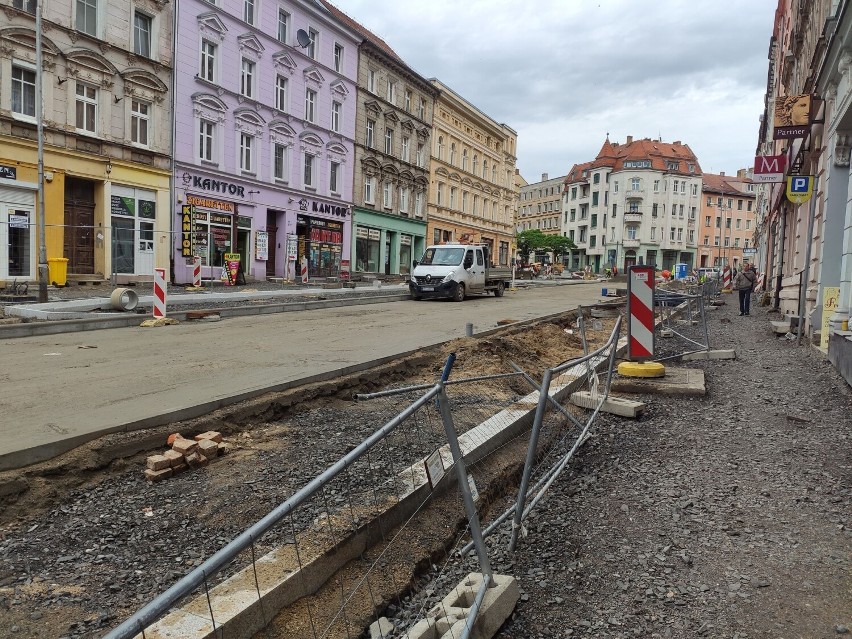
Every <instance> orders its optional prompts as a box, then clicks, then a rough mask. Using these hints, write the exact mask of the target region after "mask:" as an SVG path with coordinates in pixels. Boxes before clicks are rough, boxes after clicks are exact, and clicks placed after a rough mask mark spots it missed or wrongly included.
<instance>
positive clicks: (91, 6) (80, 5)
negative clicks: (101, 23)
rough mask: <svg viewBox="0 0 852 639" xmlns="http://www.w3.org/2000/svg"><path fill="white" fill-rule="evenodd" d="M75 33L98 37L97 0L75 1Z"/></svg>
mask: <svg viewBox="0 0 852 639" xmlns="http://www.w3.org/2000/svg"><path fill="white" fill-rule="evenodd" d="M76 22H77V31H80V32H82V33H87V34H88V35H90V36H97V35H98V0H77V21H76Z"/></svg>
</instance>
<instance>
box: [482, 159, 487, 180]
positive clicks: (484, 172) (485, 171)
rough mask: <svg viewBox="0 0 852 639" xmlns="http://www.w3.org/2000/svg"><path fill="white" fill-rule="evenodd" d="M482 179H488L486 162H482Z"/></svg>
mask: <svg viewBox="0 0 852 639" xmlns="http://www.w3.org/2000/svg"><path fill="white" fill-rule="evenodd" d="M482 179H483V180H487V179H488V160H482Z"/></svg>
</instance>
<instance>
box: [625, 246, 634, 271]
mask: <svg viewBox="0 0 852 639" xmlns="http://www.w3.org/2000/svg"><path fill="white" fill-rule="evenodd" d="M631 266H636V251H627V253H625V255H624V272H625V273H627V269H629V268H630V267H631Z"/></svg>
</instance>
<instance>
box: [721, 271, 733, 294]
mask: <svg viewBox="0 0 852 639" xmlns="http://www.w3.org/2000/svg"><path fill="white" fill-rule="evenodd" d="M722 288H723V289H727V290H730V289H731V269H730V267H728V266H726V267H725V268H723V269H722Z"/></svg>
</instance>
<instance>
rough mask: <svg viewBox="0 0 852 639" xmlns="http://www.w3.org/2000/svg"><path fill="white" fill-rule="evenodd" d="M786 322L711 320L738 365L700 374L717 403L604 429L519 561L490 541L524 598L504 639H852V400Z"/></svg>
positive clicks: (559, 487)
mask: <svg viewBox="0 0 852 639" xmlns="http://www.w3.org/2000/svg"><path fill="white" fill-rule="evenodd" d="M774 318H777V315H773V314H770V313H768V312H767V310H766V309H764V308H759V307H758V308H752V314H751V315H750V316H748V317H739V316H738V314H737V309H736V305H735V304H732V303H730V302H729V303H728V304H727V305H725V306H723V307H721V308H718V309H716V310H713V311H710V315H709V332H710V340H711V346H713V347H714V348H734V349H736V351H737V358H738V359H737V360H736V361H713V362H691V363H689V364H688V366H690V367H694V368H700V369H703V370H704V372H705V375H706V379H707V391H708V392H707V396H706V397H704V398H700V399H686V398H673V397H665V396H662V395H649V396H644V397H638V399H640V400H641V401H644V402H646V403H647V404H648V409H647V412H646V414H645V416H644V417H642V418H641V419H640V420H638V421H629V420H623V419H619V418H614V417H611V416H603V417H602V418H601V420H600V422H599V423H597V424H596V426H595V434H594V437H593V438H592V439H591V440H590V441H588V442H587V443H586V444H585V445H584V446H583V447H582V448H581V449H580V450H581V454H580V455H579V456H578V457H577V458H576V460H575V462H572V466H571V467H570V473H568V474H567V475H566V476H564V477H563V478H562V479H561V480H560V481H558V482H557V483H556V484H554V487H553V489H552V492H551V494H550V496H549V497H548V498H546V499H545V500H544V501H543V502H542V503H541V504H540V506H539V508H538V509H537V510H536V511H535V512H534V513H533V514H532V516H531V518H530V519H529V521H528V524H527V528H528V536H527V537H526V539H522V540H521V542H520V544H519V548H518V551H517V552H515V553H510V552H508V551H507V550H506V545H507V543H508V535H507V531H504V532H503V533H502V534H499V535H495V536H494V537H493V538H490V539H489V540H488V544H489V547H490V549H491V550H490V555H491V559H492V567H493V569H494V570H495V571H496V572H502V573H505V574H510V575H514V576H515V577H517V578H518V580H519V582H520V587H521V590H522V593H523V594H522V597H521V601H520V603H519V605H518V607H517V608H516V610H515V612H514V614H513V615H512V618H511V620H509V621H508V622H507V623H506V624H505V625H504V627H503V628H502V629H501V631H500V632H499V633H498V635H497V637H500V638H503V639H509V638H512V639H521V638H524V639H539V638H551V637H552V638H563V637H596V638H600V637H611V638H613V639H614V638H619V637H622V638H625V637H685V638H686V637H719V638H722V637H724V638H736V639H757V638H770V637H771V638H774V639H784V638H789V639H792V638H797V637H807V638H823V637H824V638H828V637H834V636H840V635H845V634H846V633H847V632H848V629H849V628H850V627H852V534H850V514H852V448H850V436H852V432H850V423H852V419H850V409H852V401H850V396H852V394H850V389H849V387H848V385H847V384H846V383H845V382H844V380H843V379H842V378H841V377H840V376H839V375H838V374H837V372H836V371H835V370H834V369H833V368H832V367H831V366H830V364H829V363H828V361H827V359H826V358H825V357H824V356H823V355H822V354H820V353H819V352H818V351H816V350H815V349H813V348H812V347H810V346H807V345H803V346H801V347H796V346H795V342H791V341H788V340H786V339H784V338H776V337H774V336H773V335H772V334H771V333H770V330H769V324H768V321H769V320H770V319H774ZM691 336H692V337H693V338H696V337H697V334H696V333H693V335H691ZM665 348H666V349H668V350H675V349H676V345H675V343H674V342H673V341H672V342H669V341H667V343H666V344H665ZM507 503H508V501H501V502H499V503H498V504H497V505H499V506H500V508H499V509H494V510H495V511H499V510H502V508H503V507H505V505H506V504H507ZM485 520H486V521H487V520H489V517H485ZM470 570H476V567H475V564H474V563H473V562H472V561H470V560H468V561H466V562H464V563H461V562H453V563H452V564H451V565H450V566H449V567H448V568H447V569H446V570H444V571H443V572H442V573H441V575H440V576H439V577H438V578H436V579H434V580H431V581H430V580H424V581H423V582H421V584H420V594H419V595H416V596H413V597H412V598H410V599H408V600H406V604H405V606H404V610H403V611H401V612H400V613H399V614H398V616H397V618H396V620H395V621H396V623H397V624H398V625H399V626H401V627H405V626H406V625H407V624H409V623H410V621H411V619H412V618H414V617H415V616H416V615H415V612H416V611H417V610H423V609H428V608H429V607H430V606H431V605H434V604H435V603H437V602H438V601H439V600H440V598H441V597H442V596H443V594H445V593H446V592H447V590H448V589H449V588H450V587H452V586H453V585H455V584H457V583H458V582H459V581H461V579H462V578H463V577H464V576H465V574H466V573H467V572H468V571H470Z"/></svg>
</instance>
